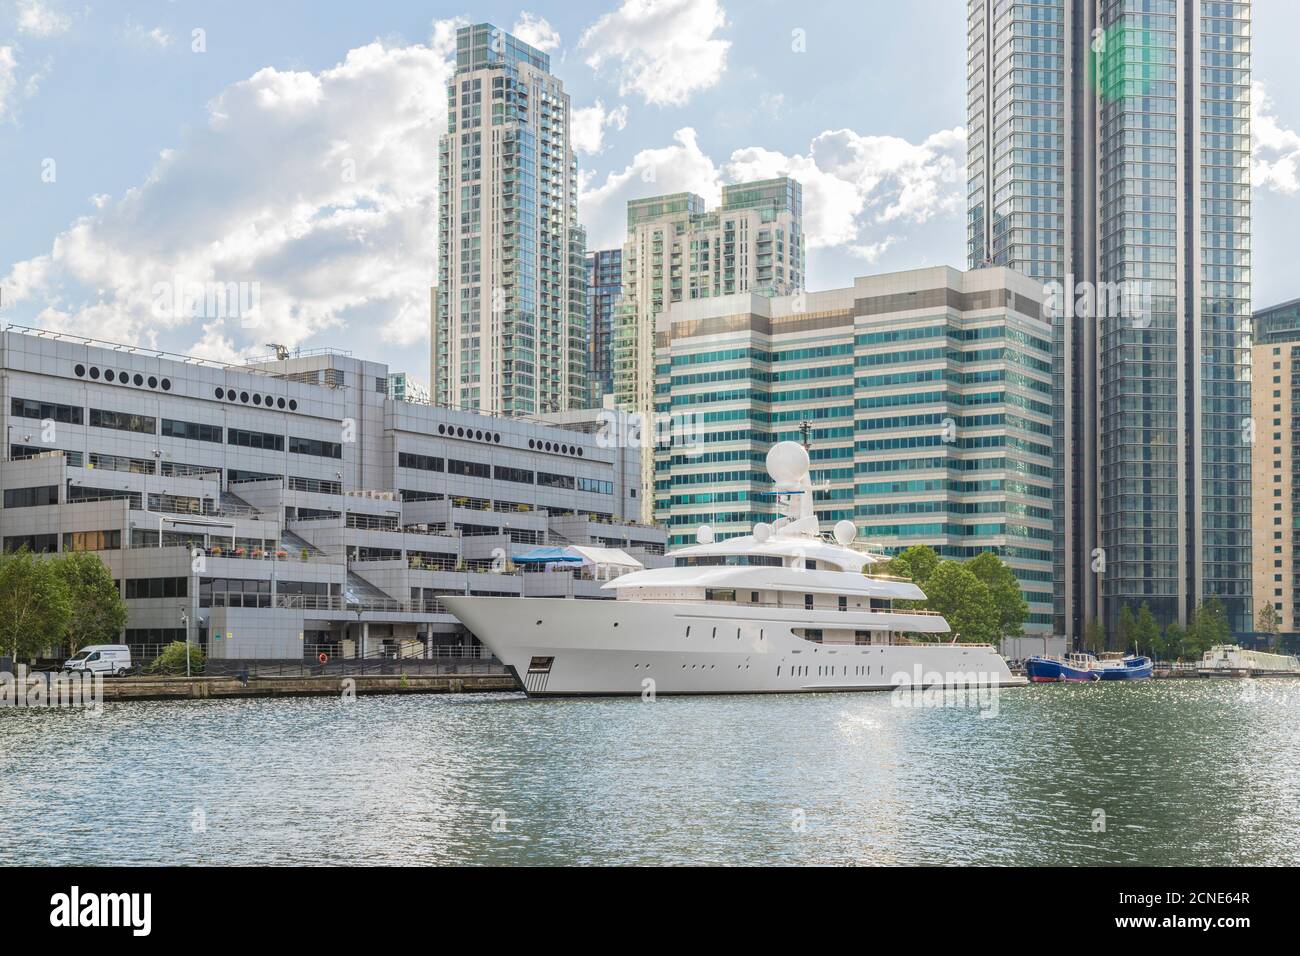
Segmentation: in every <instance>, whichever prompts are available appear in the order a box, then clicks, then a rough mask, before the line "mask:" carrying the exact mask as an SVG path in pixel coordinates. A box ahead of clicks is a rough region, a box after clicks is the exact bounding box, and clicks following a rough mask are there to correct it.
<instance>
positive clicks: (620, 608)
mask: <svg viewBox="0 0 1300 956" xmlns="http://www.w3.org/2000/svg"><path fill="white" fill-rule="evenodd" d="M767 467H768V471H769V473H770V474H771V475H772V478H773V479H774V481H775V482H776V485H775V487H776V492H775V493H776V496H777V500H778V503H779V505H780V507H781V510H782V511H783V516H782V517H781V518H779V519H778V520H776V521H775V522H773V523H772V524H767V523H760V524H757V525H755V527H754V531H753V534H749V535H744V536H742V537H736V538H730V539H727V540H725V541H714V540H713V535H712V533H711V532H710V530H709V529H708V528H707V527H701V528H700V529H699V531H698V533H697V535H696V537H697V540H698V541H699V543H698V544H696V545H692V546H690V547H685V548H681V549H678V550H677V551H674V552H672V553H671V555H670V556H671V557H672V558H674V559H675V566H674V567H666V568H650V569H642V570H635V571H632V572H631V573H628V574H623V575H621V576H619V577H616V578H614V579H613V580H610V581H609V582H607V583H606V584H605V585H603V589H606V590H609V591H612V592H614V595H615V597H616V600H612V601H591V600H571V599H555V598H520V597H475V596H469V595H466V596H457V595H447V596H443V597H442V598H441V600H442V601H443V602H444V603H445V604H446V605H447V606H448V607H449V608H450V609H451V611H452V613H453V614H455V615H456V616H457V617H458V618H459V619H460V620H461V621H462V622H463V623H464V624H465V625H466V626H467V627H468V628H469V629H470V630H471V631H472V632H473V633H474V634H475V635H476V636H477V637H478V638H479V640H481V641H482V642H483V643H484V644H486V645H487V646H488V647H489V648H491V650H492V651H493V653H495V654H496V656H497V657H498V658H500V659H501V660H502V661H503V662H504V663H505V664H507V665H508V666H509V667H511V668H512V669H513V670H514V672H515V674H516V676H517V677H518V678H519V680H520V682H521V683H522V684H523V686H524V688H525V689H526V691H527V692H528V693H529V694H530V695H533V696H568V695H584V694H593V695H617V694H636V695H642V696H647V695H650V694H750V693H791V692H811V691H850V690H892V689H894V688H896V687H900V686H910V687H914V688H916V687H924V688H937V687H954V688H961V687H971V686H983V687H990V686H996V687H1004V686H1018V685H1021V684H1024V683H1026V681H1025V678H1023V677H1016V676H1013V675H1012V674H1011V671H1010V669H1009V668H1008V667H1007V663H1006V661H1005V660H1003V658H1002V656H1001V655H1000V654H999V653H998V651H997V649H996V648H994V647H992V646H991V645H988V644H963V643H959V642H957V641H956V640H955V639H951V638H949V637H948V636H947V635H948V633H949V626H948V622H947V621H946V620H945V619H944V618H943V617H942V615H940V614H938V613H936V612H934V611H926V610H914V609H904V608H897V609H895V608H894V606H893V602H894V601H900V600H923V599H924V598H925V594H924V592H922V591H921V589H920V588H919V587H917V586H916V585H915V584H913V583H911V582H910V581H905V580H902V579H898V578H890V577H885V576H878V577H872V576H870V575H868V574H865V573H864V569H865V568H867V567H868V566H869V565H871V564H873V563H878V562H883V561H884V560H886V559H885V558H884V557H882V556H879V555H871V554H867V553H865V552H864V551H862V550H858V549H855V548H852V547H850V546H849V545H851V544H852V543H853V539H854V537H855V535H856V529H855V527H854V525H853V522H851V521H841V522H840V523H839V524H838V525H836V526H835V532H834V536H833V537H832V538H827V537H824V536H823V535H822V534H821V531H820V527H819V524H818V520H817V516H816V514H815V513H814V511H813V501H812V498H813V495H812V491H813V489H812V482H811V480H810V479H809V475H808V472H809V460H808V453H807V451H806V450H805V449H804V448H803V446H801V445H799V444H798V443H797V442H781V443H778V444H777V445H775V446H774V447H773V448H772V450H771V451H770V452H769V453H768V456H767ZM906 635H934V637H932V638H930V639H929V640H922V639H918V638H916V637H907V636H906Z"/></svg>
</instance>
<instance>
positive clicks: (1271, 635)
mask: <svg viewBox="0 0 1300 956" xmlns="http://www.w3.org/2000/svg"><path fill="white" fill-rule="evenodd" d="M1255 626H1256V627H1258V628H1259V630H1260V631H1262V632H1263V633H1265V634H1267V635H1268V649H1269V650H1270V651H1276V650H1277V645H1278V635H1277V632H1278V620H1277V608H1276V607H1274V606H1273V602H1272V601H1265V602H1264V605H1263V606H1262V607H1261V608H1260V609H1259V620H1257V621H1256V622H1255Z"/></svg>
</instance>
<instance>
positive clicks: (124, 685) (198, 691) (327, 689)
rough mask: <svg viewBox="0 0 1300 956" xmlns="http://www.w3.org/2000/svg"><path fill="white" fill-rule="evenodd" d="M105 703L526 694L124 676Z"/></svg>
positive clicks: (378, 681)
mask: <svg viewBox="0 0 1300 956" xmlns="http://www.w3.org/2000/svg"><path fill="white" fill-rule="evenodd" d="M103 686H104V694H103V699H104V701H106V702H107V701H121V700H186V699H192V700H209V699H222V698H235V697H338V696H340V695H342V694H345V693H352V694H356V695H358V696H360V695H362V694H472V693H487V692H490V691H497V692H500V691H516V690H522V689H523V688H521V687H520V686H519V682H518V681H516V680H515V679H514V677H513V676H512V675H510V674H438V675H428V676H418V675H407V676H405V677H403V676H393V675H385V676H356V677H351V676H338V675H327V676H316V677H250V678H248V680H247V681H241V680H240V679H239V678H238V677H193V678H187V677H119V678H111V679H109V680H105V681H104V685H103Z"/></svg>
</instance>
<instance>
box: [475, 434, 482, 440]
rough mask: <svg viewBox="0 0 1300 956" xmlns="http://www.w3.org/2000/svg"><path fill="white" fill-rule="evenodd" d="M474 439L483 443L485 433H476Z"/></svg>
mask: <svg viewBox="0 0 1300 956" xmlns="http://www.w3.org/2000/svg"><path fill="white" fill-rule="evenodd" d="M474 437H475V438H477V439H478V440H479V441H482V440H483V433H482V432H475V433H474Z"/></svg>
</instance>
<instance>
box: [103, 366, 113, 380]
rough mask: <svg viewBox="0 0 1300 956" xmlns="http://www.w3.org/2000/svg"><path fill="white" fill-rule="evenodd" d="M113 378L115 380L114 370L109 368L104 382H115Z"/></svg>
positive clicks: (106, 370) (105, 372)
mask: <svg viewBox="0 0 1300 956" xmlns="http://www.w3.org/2000/svg"><path fill="white" fill-rule="evenodd" d="M113 378H114V376H113V370H112V369H111V368H109V369H105V370H104V381H106V382H111V381H113Z"/></svg>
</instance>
